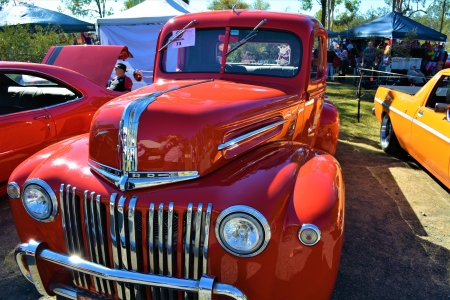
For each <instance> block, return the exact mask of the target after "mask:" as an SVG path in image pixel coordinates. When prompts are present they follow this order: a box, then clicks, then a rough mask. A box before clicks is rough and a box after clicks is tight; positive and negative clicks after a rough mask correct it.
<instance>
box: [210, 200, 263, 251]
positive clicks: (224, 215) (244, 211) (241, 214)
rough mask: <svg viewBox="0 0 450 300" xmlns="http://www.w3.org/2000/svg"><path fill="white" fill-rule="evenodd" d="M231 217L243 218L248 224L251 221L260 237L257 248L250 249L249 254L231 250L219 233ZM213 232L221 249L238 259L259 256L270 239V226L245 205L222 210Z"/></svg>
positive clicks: (257, 213)
mask: <svg viewBox="0 0 450 300" xmlns="http://www.w3.org/2000/svg"><path fill="white" fill-rule="evenodd" d="M233 217H234V218H245V219H247V220H248V221H249V222H251V221H253V222H254V223H255V225H256V226H255V227H256V228H257V229H258V232H259V235H260V241H259V242H258V245H257V247H255V248H254V249H252V250H251V252H243V251H238V250H236V249H233V248H232V247H231V246H230V245H229V244H228V243H227V242H226V241H225V238H224V237H223V236H222V234H221V233H222V227H223V225H224V223H225V222H226V221H227V220H230V219H232V218H233ZM214 231H215V234H216V239H217V241H218V242H219V244H220V245H221V246H222V248H223V249H225V250H226V251H227V252H228V253H231V254H233V255H235V256H238V257H253V256H256V255H258V254H260V253H261V252H263V251H264V249H266V247H267V245H268V244H269V241H270V238H271V231H270V226H269V222H267V220H266V218H265V217H264V216H263V215H262V214H261V213H260V212H259V211H257V210H256V209H254V208H251V207H249V206H245V205H235V206H231V207H228V208H227V209H225V210H223V211H222V212H221V213H220V214H219V216H218V217H217V220H216V224H215V227H214Z"/></svg>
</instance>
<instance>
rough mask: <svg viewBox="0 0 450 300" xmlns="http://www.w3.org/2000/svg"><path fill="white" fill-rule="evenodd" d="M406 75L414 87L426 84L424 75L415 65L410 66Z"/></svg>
mask: <svg viewBox="0 0 450 300" xmlns="http://www.w3.org/2000/svg"><path fill="white" fill-rule="evenodd" d="M407 75H408V76H409V79H410V80H411V82H412V83H413V84H414V85H418V86H422V85H424V84H425V82H426V80H425V74H423V73H422V72H421V71H420V70H418V69H417V67H416V66H415V65H412V66H411V67H410V68H409V70H408V73H407Z"/></svg>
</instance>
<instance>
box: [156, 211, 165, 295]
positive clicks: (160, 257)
mask: <svg viewBox="0 0 450 300" xmlns="http://www.w3.org/2000/svg"><path fill="white" fill-rule="evenodd" d="M163 225H164V203H160V204H159V209H158V269H159V274H160V275H164V256H163V255H164V226H163ZM159 296H160V299H161V300H165V299H166V297H165V296H166V293H165V291H164V290H163V289H160V290H159Z"/></svg>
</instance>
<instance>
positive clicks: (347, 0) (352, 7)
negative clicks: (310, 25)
mask: <svg viewBox="0 0 450 300" xmlns="http://www.w3.org/2000/svg"><path fill="white" fill-rule="evenodd" d="M359 4H360V1H359V0H344V7H345V11H344V12H343V13H342V14H339V15H338V16H337V19H336V20H334V22H335V23H336V24H337V25H341V26H347V29H348V28H350V24H352V22H353V20H354V19H355V18H356V17H357V15H358V9H359Z"/></svg>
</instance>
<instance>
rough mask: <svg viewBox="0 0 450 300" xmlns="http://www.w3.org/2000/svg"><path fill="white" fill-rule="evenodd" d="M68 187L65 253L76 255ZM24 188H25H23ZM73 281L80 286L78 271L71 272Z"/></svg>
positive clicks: (68, 189) (67, 189) (68, 186)
mask: <svg viewBox="0 0 450 300" xmlns="http://www.w3.org/2000/svg"><path fill="white" fill-rule="evenodd" d="M70 187H71V186H70V184H68V185H67V186H66V203H65V206H66V208H65V209H66V213H67V219H68V220H67V223H68V227H69V228H68V229H69V231H68V238H69V252H68V253H67V254H71V255H73V254H76V255H78V254H77V253H75V239H74V237H73V235H74V233H73V229H72V224H73V222H72V212H71V210H70ZM24 190H25V188H24ZM73 281H74V283H75V285H78V286H81V280H80V275H79V274H78V272H74V273H73Z"/></svg>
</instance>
